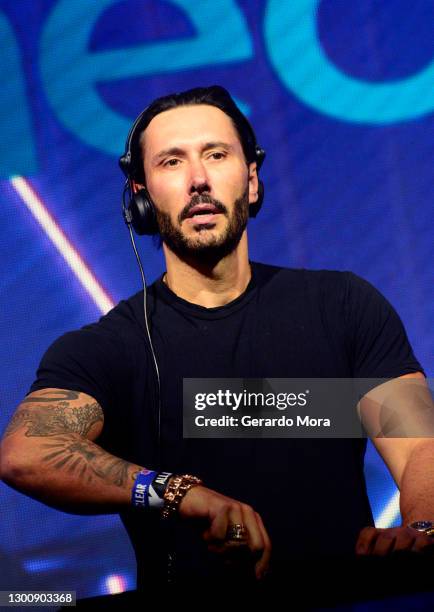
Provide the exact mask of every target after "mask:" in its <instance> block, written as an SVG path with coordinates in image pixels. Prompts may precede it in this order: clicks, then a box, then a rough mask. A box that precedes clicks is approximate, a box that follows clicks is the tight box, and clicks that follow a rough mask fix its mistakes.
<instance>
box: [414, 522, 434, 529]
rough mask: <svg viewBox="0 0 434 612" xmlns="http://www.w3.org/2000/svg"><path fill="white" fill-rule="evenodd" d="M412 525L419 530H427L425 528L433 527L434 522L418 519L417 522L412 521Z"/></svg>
mask: <svg viewBox="0 0 434 612" xmlns="http://www.w3.org/2000/svg"><path fill="white" fill-rule="evenodd" d="M410 527H413V529H417V530H418V531H425V529H429V528H430V527H433V523H432V522H431V521H416V522H415V523H411V525H410Z"/></svg>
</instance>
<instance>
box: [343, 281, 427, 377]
mask: <svg viewBox="0 0 434 612" xmlns="http://www.w3.org/2000/svg"><path fill="white" fill-rule="evenodd" d="M345 310H346V326H347V333H348V336H349V342H350V347H351V353H350V354H351V355H352V357H353V364H352V366H353V376H354V378H396V377H398V376H402V375H404V374H409V373H413V372H423V368H422V366H421V364H420V363H419V362H418V360H417V359H416V357H415V355H414V353H413V350H412V348H411V345H410V342H409V340H408V337H407V334H406V331H405V329H404V326H403V324H402V321H401V319H400V318H399V316H398V314H397V312H396V310H395V309H394V308H393V306H392V305H391V304H390V303H389V302H388V301H387V300H386V298H385V297H384V296H383V295H382V294H381V293H380V292H379V291H378V290H377V289H376V288H375V287H373V285H371V284H370V283H369V282H368V281H366V280H364V279H363V278H360V277H359V276H357V275H356V274H353V273H352V272H348V273H347V290H346V308H345Z"/></svg>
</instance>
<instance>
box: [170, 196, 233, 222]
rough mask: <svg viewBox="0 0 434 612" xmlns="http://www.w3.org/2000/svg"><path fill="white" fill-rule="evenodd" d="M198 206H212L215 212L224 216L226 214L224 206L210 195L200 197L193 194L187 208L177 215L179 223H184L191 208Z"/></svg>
mask: <svg viewBox="0 0 434 612" xmlns="http://www.w3.org/2000/svg"><path fill="white" fill-rule="evenodd" d="M198 204H212V205H213V206H215V208H216V210H217V212H219V213H223V214H224V215H226V214H227V209H226V206H225V205H224V204H223V203H222V202H220V200H216V199H215V198H213V197H211V196H210V195H207V194H206V193H204V194H202V195H199V194H195V195H194V196H193V197H192V198H191V200H190V202H189V203H188V204H187V206H186V207H185V208H184V209H183V210H182V211H181V213H180V214H179V215H178V221H179V223H181V222H182V221H184V219H186V218H187V217H188V215H189V212H190V210H191V209H192V208H193V206H197V205H198Z"/></svg>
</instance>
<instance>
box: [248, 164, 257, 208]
mask: <svg viewBox="0 0 434 612" xmlns="http://www.w3.org/2000/svg"><path fill="white" fill-rule="evenodd" d="M248 168H249V204H256V202H257V200H258V184H259V180H258V169H257V165H256V162H252V163H251V164H249V166H248Z"/></svg>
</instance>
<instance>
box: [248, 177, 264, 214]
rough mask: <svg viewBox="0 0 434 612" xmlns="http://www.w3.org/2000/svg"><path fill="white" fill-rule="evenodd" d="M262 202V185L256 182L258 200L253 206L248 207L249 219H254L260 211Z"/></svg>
mask: <svg viewBox="0 0 434 612" xmlns="http://www.w3.org/2000/svg"><path fill="white" fill-rule="evenodd" d="M263 201H264V183H263V182H262V181H258V199H257V200H256V202H255V203H254V204H250V206H249V217H256V215H257V214H258V212H259V211H260V210H261V206H262V202H263Z"/></svg>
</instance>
